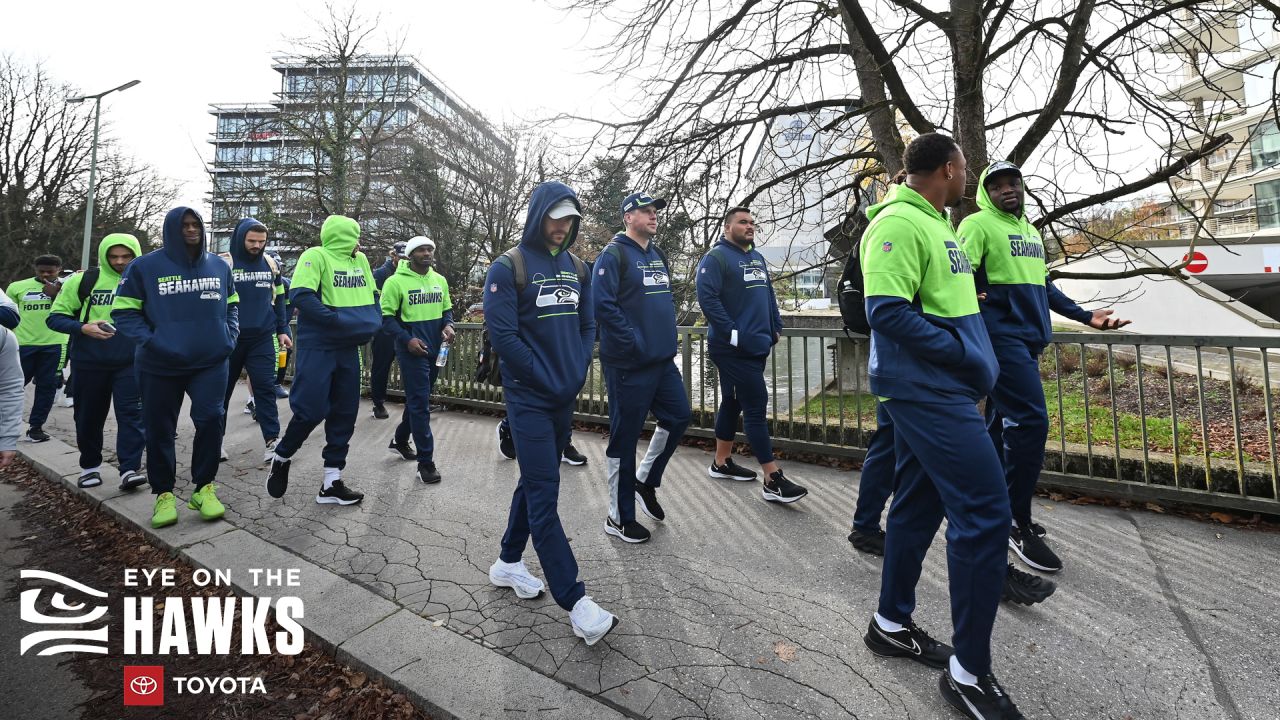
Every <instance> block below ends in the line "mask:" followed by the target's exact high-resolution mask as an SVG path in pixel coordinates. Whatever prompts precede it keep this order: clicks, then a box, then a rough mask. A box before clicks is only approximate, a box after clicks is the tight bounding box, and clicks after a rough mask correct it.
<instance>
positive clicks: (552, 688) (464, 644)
mask: <svg viewBox="0 0 1280 720" xmlns="http://www.w3.org/2000/svg"><path fill="white" fill-rule="evenodd" d="M18 454H19V455H20V456H21V457H22V458H23V459H24V460H26V461H27V462H28V463H30V464H31V466H32V467H34V468H35V469H37V470H38V471H40V473H41V474H42V475H44V476H45V477H46V478H48V479H50V480H54V481H58V482H61V483H62V485H63V486H64V487H66V488H67V489H69V490H70V491H71V492H73V493H75V494H77V495H79V496H80V497H81V498H82V499H83V500H84V501H85V502H87V503H89V504H90V505H91V506H93V507H95V508H98V509H101V510H103V511H104V512H106V513H107V514H108V515H110V516H111V517H113V518H115V519H116V520H117V521H119V522H121V523H122V524H125V525H128V526H132V527H134V528H137V529H138V530H140V531H141V532H142V533H143V534H144V535H145V536H146V537H147V540H148V542H150V543H151V544H152V545H155V546H157V547H160V548H163V549H165V550H166V551H168V552H169V553H171V554H173V555H175V556H177V557H180V558H182V559H183V560H185V561H186V562H188V563H190V564H191V565H192V566H194V567H198V568H204V569H207V570H210V571H213V570H215V569H217V570H228V571H230V574H231V579H232V583H231V586H232V587H233V588H234V589H235V591H236V592H237V593H238V594H240V595H244V596H250V597H255V598H258V597H268V598H270V597H275V596H276V595H283V594H290V595H296V596H298V597H300V598H302V601H303V604H304V606H305V612H306V614H305V616H303V617H301V618H297V620H298V622H299V624H300V625H302V627H303V628H304V629H305V630H306V635H307V639H308V640H310V641H312V642H314V643H316V644H318V645H319V646H320V647H322V648H324V649H325V650H326V651H327V652H329V653H331V654H333V655H334V657H335V658H336V659H337V660H338V661H339V662H343V663H347V664H349V665H352V666H353V667H356V668H358V669H360V670H362V671H364V672H365V673H368V674H369V675H371V676H373V677H376V678H378V679H379V680H381V681H382V682H383V683H385V684H386V685H387V686H388V687H390V688H392V689H394V690H395V691H397V692H401V693H404V694H405V695H406V696H407V697H409V698H410V699H411V700H412V701H413V702H414V704H416V705H418V706H419V707H421V708H423V709H424V710H425V711H426V712H427V713H429V714H431V715H433V716H435V717H437V718H442V719H443V718H449V719H451V720H452V719H456V720H471V719H472V718H539V719H545V720H557V719H562V720H582V719H583V718H591V719H592V720H596V719H597V718H599V719H601V720H606V719H621V718H624V717H627V716H626V715H624V714H622V713H620V712H618V711H617V710H615V709H613V708H612V707H609V706H608V705H606V704H604V703H601V702H599V701H597V700H594V699H592V698H590V697H588V696H587V695H584V694H582V693H581V692H578V691H576V690H573V689H572V688H570V687H568V686H566V685H563V684H561V683H559V682H557V681H555V680H552V679H551V678H549V677H547V676H545V675H543V674H542V673H539V672H537V671H535V670H533V669H531V668H529V667H527V666H525V665H522V664H520V663H519V662H516V661H515V660H512V659H511V658H509V657H507V656H505V655H501V654H499V653H497V652H495V651H493V650H490V649H488V648H486V647H484V646H483V645H481V644H480V643H479V642H477V641H475V640H472V639H469V638H467V637H464V636H462V635H460V634H458V633H456V632H453V631H452V630H450V629H448V627H447V626H444V625H443V624H440V625H438V624H437V622H438V621H437V622H433V621H431V620H429V619H427V618H424V617H422V616H420V615H417V614H416V613H413V612H411V611H409V610H406V609H404V608H402V607H400V606H399V605H396V604H395V603H393V602H391V601H390V600H387V599H386V598H384V597H382V596H381V595H378V594H377V593H374V592H373V591H371V590H368V589H366V588H364V587H362V586H361V585H359V584H357V583H354V582H351V581H349V580H347V579H345V578H343V577H342V576H340V575H337V574H335V573H332V572H330V571H329V570H326V569H324V568H322V567H320V566H318V565H315V564H314V563H311V562H308V561H307V560H305V559H303V558H301V557H299V556H297V555H295V554H293V553H291V552H289V551H287V550H284V549H283V548H280V547H279V546H277V545H274V544H272V543H270V542H267V541H266V540H263V539H262V538H259V537H258V536H256V535H254V534H252V533H250V532H248V531H247V530H244V529H242V528H239V527H237V526H235V525H233V524H231V523H229V522H227V521H225V520H216V521H213V522H200V521H198V520H196V519H195V518H194V517H193V515H192V514H190V513H188V512H187V511H186V510H185V508H183V507H182V505H184V503H179V513H180V514H179V517H180V520H179V522H178V524H177V525H173V526H170V527H167V528H163V529H162V530H155V529H153V528H152V527H151V509H152V501H151V494H150V493H149V492H147V491H146V490H145V489H142V488H139V489H138V490H135V491H132V492H123V491H120V490H118V489H117V486H118V483H119V478H118V476H117V475H116V472H115V471H114V469H112V468H111V467H109V466H107V465H105V464H104V465H103V472H102V475H103V478H102V480H103V482H102V485H99V486H98V487H95V488H88V489H86V488H81V487H79V486H77V485H76V478H77V476H78V475H79V474H80V467H79V454H78V451H77V450H76V449H75V448H73V447H71V446H70V445H67V444H66V443H64V442H62V441H60V440H57V439H54V440H50V441H48V442H44V443H38V444H29V443H20V444H19V447H18ZM249 568H297V569H299V570H300V578H301V580H300V587H291V588H287V589H286V588H273V587H258V586H254V585H252V584H251V583H249V582H247V581H248V580H249V578H250V577H251V576H250V573H249Z"/></svg>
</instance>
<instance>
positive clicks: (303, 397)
mask: <svg viewBox="0 0 1280 720" xmlns="http://www.w3.org/2000/svg"><path fill="white" fill-rule="evenodd" d="M359 241H360V225H359V224H358V223H357V222H356V221H355V220H352V219H351V218H349V217H344V216H342V215H330V216H329V217H327V218H325V221H324V224H323V225H321V226H320V245H319V246H318V247H311V248H308V249H307V251H306V252H304V253H302V256H301V257H299V258H298V265H297V267H296V268H295V270H294V273H293V283H292V284H291V285H290V289H289V300H290V302H292V303H293V306H294V307H295V308H297V310H298V352H297V357H296V361H295V364H294V373H293V389H292V391H291V392H290V393H289V407H290V408H292V409H293V417H292V418H291V419H290V420H289V427H287V428H286V429H285V431H284V437H282V438H280V442H279V443H278V444H277V445H276V450H275V454H274V455H273V456H272V460H271V472H270V474H269V475H268V476H267V494H268V495H270V496H271V497H273V498H281V497H284V493H285V491H286V490H287V489H288V488H289V462H290V460H291V459H292V458H293V456H294V454H295V453H297V452H298V449H299V448H301V447H302V443H303V442H305V441H306V439H307V437H308V436H309V435H311V431H312V430H315V429H316V427H317V426H318V425H319V424H320V423H322V422H323V423H324V435H325V446H324V450H323V452H322V455H323V457H324V481H323V484H322V485H321V487H320V492H319V493H317V494H316V502H317V503H320V504H322V505H327V504H337V505H354V504H355V503H358V502H360V501H361V500H363V499H364V495H363V494H362V493H359V492H356V491H355V490H352V489H351V488H348V487H347V486H346V484H345V483H343V482H342V469H343V468H345V467H346V466H347V450H348V449H349V448H350V442H351V435H352V434H353V433H355V429H356V416H357V415H358V414H359V413H360V346H361V345H364V344H365V343H367V342H369V339H370V338H372V337H373V334H374V333H375V332H377V331H378V330H380V329H381V328H382V313H381V312H380V310H379V308H378V297H377V293H376V291H375V289H374V283H373V271H372V270H371V269H370V268H369V260H368V258H366V257H365V256H364V253H362V252H360V251H359V249H358V244H359Z"/></svg>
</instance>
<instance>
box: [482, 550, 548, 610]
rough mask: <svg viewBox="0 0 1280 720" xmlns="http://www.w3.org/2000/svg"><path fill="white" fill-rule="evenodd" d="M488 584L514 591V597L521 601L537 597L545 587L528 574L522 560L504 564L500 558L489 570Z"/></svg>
mask: <svg viewBox="0 0 1280 720" xmlns="http://www.w3.org/2000/svg"><path fill="white" fill-rule="evenodd" d="M489 582H491V583H493V584H494V585H496V586H498V587H509V588H511V589H512V590H515V591H516V597H518V598H520V599H522V600H528V599H530V598H536V597H538V596H539V595H541V594H542V591H543V590H545V589H546V587H547V586H546V585H544V584H543V583H542V581H541V580H539V579H538V578H536V577H534V576H533V573H531V572H529V568H526V567H525V566H524V561H523V560H518V561H516V562H513V563H505V562H502V559H501V558H499V559H498V560H495V561H494V563H493V565H492V566H491V567H490V568H489Z"/></svg>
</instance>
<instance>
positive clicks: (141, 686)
mask: <svg viewBox="0 0 1280 720" xmlns="http://www.w3.org/2000/svg"><path fill="white" fill-rule="evenodd" d="M158 687H159V686H158V685H157V684H156V680H155V678H149V677H136V678H134V679H132V680H130V681H129V689H130V690H132V691H134V692H136V693H138V694H139V695H150V694H151V693H153V692H155V691H156V690H157V689H158Z"/></svg>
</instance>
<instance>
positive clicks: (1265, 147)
mask: <svg viewBox="0 0 1280 720" xmlns="http://www.w3.org/2000/svg"><path fill="white" fill-rule="evenodd" d="M1249 133H1250V135H1252V136H1253V139H1252V140H1251V141H1250V143H1249V151H1250V154H1251V155H1252V156H1253V169H1254V170H1260V169H1262V168H1269V167H1275V166H1276V165H1280V124H1277V122H1276V121H1275V120H1269V121H1267V122H1265V123H1263V126H1262V127H1261V128H1259V127H1258V126H1257V125H1255V126H1253V128H1250V130H1249Z"/></svg>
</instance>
